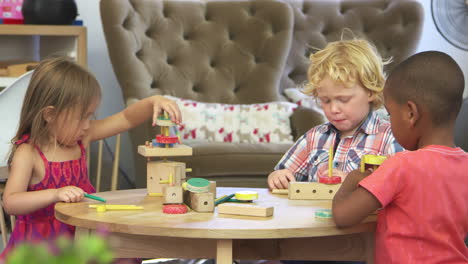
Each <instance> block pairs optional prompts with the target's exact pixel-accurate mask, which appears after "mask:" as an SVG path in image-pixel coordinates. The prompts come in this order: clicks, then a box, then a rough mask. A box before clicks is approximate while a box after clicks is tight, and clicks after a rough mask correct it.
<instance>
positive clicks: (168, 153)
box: [138, 144, 192, 157]
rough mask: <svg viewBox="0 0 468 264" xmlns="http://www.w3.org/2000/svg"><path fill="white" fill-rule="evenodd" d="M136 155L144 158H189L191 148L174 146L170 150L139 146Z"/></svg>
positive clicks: (180, 145)
mask: <svg viewBox="0 0 468 264" xmlns="http://www.w3.org/2000/svg"><path fill="white" fill-rule="evenodd" d="M138 153H139V154H140V155H142V156H144V157H176V156H191V155H192V148H191V147H189V146H186V145H182V144H178V145H175V146H173V147H171V148H161V147H151V146H145V145H140V146H138Z"/></svg>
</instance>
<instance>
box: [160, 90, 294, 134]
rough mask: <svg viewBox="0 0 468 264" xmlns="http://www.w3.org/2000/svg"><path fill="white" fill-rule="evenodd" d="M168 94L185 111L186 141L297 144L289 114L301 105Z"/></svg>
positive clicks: (182, 129) (183, 118)
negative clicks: (208, 100)
mask: <svg viewBox="0 0 468 264" xmlns="http://www.w3.org/2000/svg"><path fill="white" fill-rule="evenodd" d="M166 97H168V98H170V99H172V100H174V101H176V102H177V104H178V106H179V108H180V110H181V112H182V124H181V125H180V126H179V128H178V130H179V133H180V136H181V138H182V140H183V141H184V142H186V141H189V142H190V141H211V142H236V143H293V141H292V140H293V137H292V135H291V126H290V122H289V117H290V116H291V115H292V113H293V111H294V110H295V109H296V108H297V104H294V103H289V102H271V103H264V104H251V105H234V104H217V103H202V102H197V101H193V100H188V99H182V98H177V97H172V96H166Z"/></svg>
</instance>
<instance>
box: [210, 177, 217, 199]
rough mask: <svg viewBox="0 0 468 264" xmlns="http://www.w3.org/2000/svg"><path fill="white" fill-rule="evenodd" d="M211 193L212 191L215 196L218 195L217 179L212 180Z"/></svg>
mask: <svg viewBox="0 0 468 264" xmlns="http://www.w3.org/2000/svg"><path fill="white" fill-rule="evenodd" d="M210 193H212V194H213V196H214V197H216V182H215V181H210Z"/></svg>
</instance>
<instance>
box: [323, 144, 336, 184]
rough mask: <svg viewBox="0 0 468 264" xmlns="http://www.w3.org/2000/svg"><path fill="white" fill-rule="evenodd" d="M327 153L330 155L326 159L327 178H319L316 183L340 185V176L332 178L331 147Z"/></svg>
mask: <svg viewBox="0 0 468 264" xmlns="http://www.w3.org/2000/svg"><path fill="white" fill-rule="evenodd" d="M328 153H330V154H329V157H328V176H320V177H319V178H318V182H319V183H325V184H338V183H341V177H340V176H333V145H331V146H330V150H329V152H328Z"/></svg>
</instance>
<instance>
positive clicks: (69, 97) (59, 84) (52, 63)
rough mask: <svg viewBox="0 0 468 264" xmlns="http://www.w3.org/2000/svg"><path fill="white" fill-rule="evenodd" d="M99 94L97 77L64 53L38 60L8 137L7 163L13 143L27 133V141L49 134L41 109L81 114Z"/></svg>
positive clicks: (43, 141)
mask: <svg viewBox="0 0 468 264" xmlns="http://www.w3.org/2000/svg"><path fill="white" fill-rule="evenodd" d="M100 98H101V89H100V86H99V83H98V81H97V80H96V78H95V77H94V75H93V74H91V73H90V72H89V71H87V70H86V69H85V68H83V67H81V66H79V65H78V64H76V63H75V62H74V61H72V60H71V59H69V58H66V57H55V58H49V59H45V60H42V61H41V62H40V63H39V64H38V66H37V67H36V68H35V70H34V72H33V74H32V76H31V81H30V82H29V86H28V89H27V91H26V95H25V97H24V100H23V106H22V108H21V115H20V120H19V127H18V131H17V132H16V135H15V137H14V138H13V139H12V144H13V145H12V149H11V152H10V155H9V159H8V165H9V166H10V165H11V161H12V159H13V155H14V153H15V151H16V148H17V145H16V144H14V142H16V141H17V140H19V139H21V138H22V137H23V136H24V135H26V134H29V143H31V144H33V145H37V146H41V145H44V144H46V143H48V142H49V140H50V138H51V134H50V132H51V131H50V128H49V127H48V126H47V122H46V120H45V118H44V110H45V109H46V108H47V107H49V106H52V107H53V109H54V111H55V117H57V116H58V115H60V114H62V113H66V114H71V112H72V111H80V112H81V116H82V118H84V117H85V115H86V111H88V109H89V107H90V105H91V104H93V103H95V102H96V100H99V99H100Z"/></svg>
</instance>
